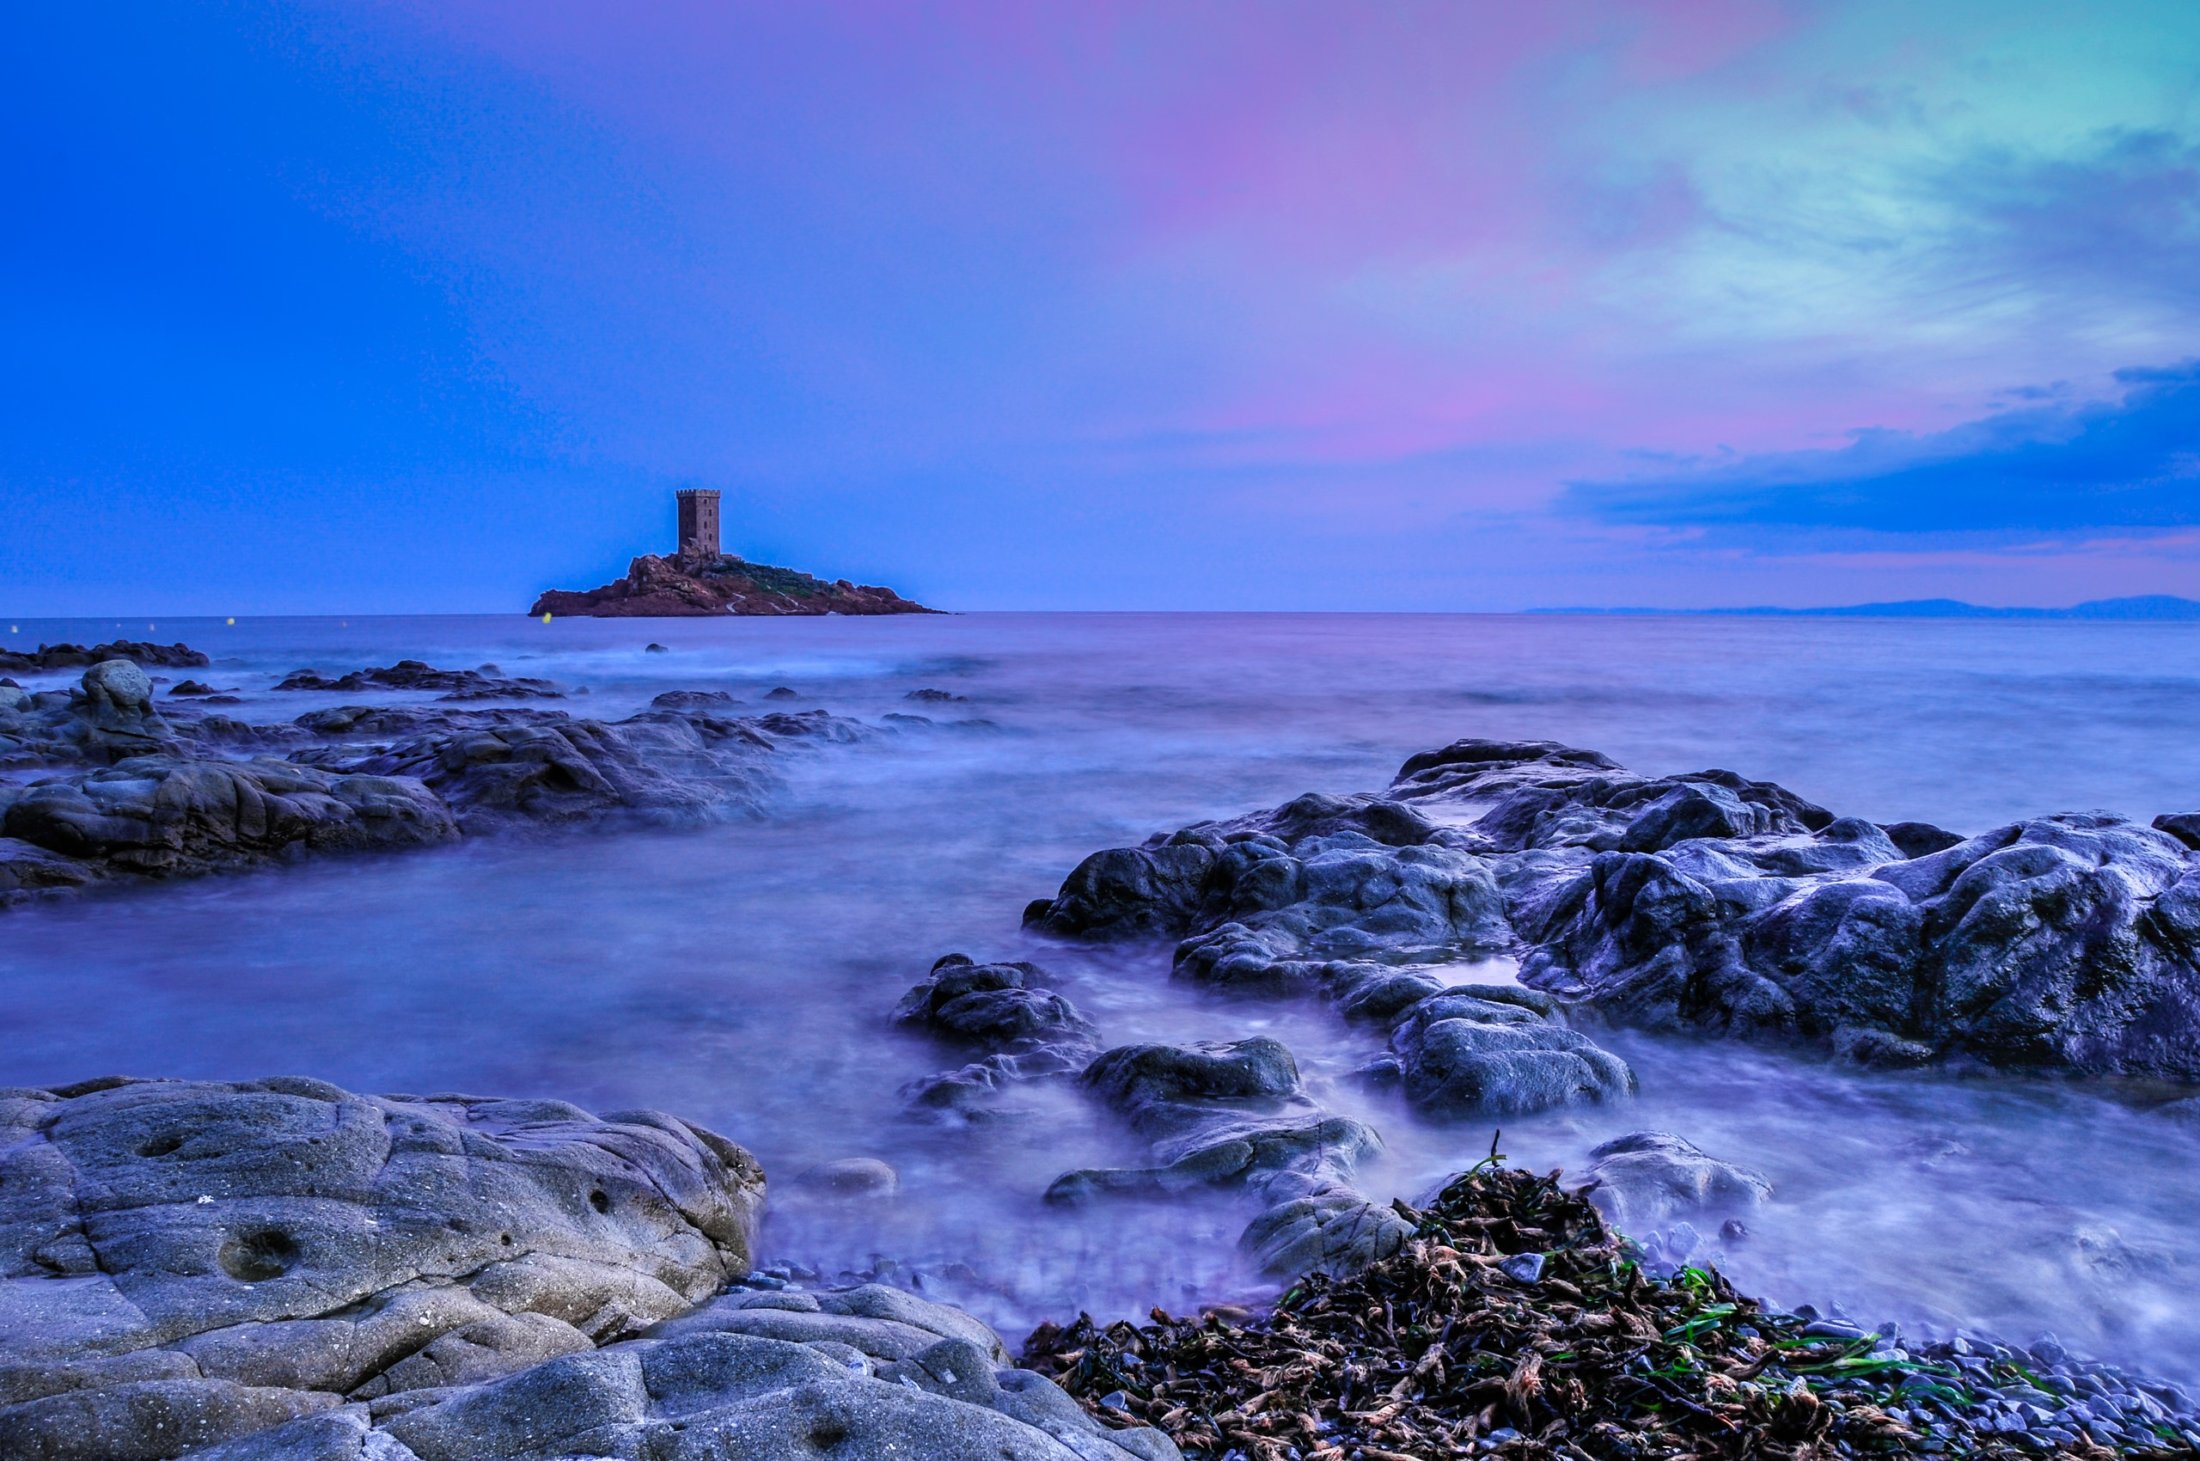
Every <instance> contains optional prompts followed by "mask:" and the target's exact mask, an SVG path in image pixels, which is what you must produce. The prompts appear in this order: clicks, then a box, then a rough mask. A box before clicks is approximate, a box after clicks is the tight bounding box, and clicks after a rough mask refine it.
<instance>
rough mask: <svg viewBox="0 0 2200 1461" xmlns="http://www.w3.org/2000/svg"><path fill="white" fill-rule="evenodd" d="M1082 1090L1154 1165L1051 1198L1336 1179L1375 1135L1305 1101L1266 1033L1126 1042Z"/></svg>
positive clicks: (1092, 1071)
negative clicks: (1146, 1150)
mask: <svg viewBox="0 0 2200 1461" xmlns="http://www.w3.org/2000/svg"><path fill="white" fill-rule="evenodd" d="M1082 1080H1083V1083H1084V1085H1085V1086H1086V1088H1087V1089H1089V1090H1091V1091H1092V1092H1093V1093H1094V1094H1095V1095H1097V1096H1098V1097H1099V1098H1100V1100H1101V1101H1102V1102H1103V1103H1104V1104H1105V1105H1106V1106H1107V1107H1108V1108H1109V1109H1110V1110H1112V1111H1114V1112H1115V1113H1116V1115H1118V1116H1119V1117H1121V1118H1122V1119H1123V1121H1124V1123H1125V1124H1126V1125H1127V1126H1129V1127H1130V1129H1131V1130H1132V1131H1133V1132H1135V1133H1137V1134H1138V1135H1139V1136H1140V1137H1142V1138H1143V1139H1144V1140H1145V1141H1146V1142H1147V1143H1148V1144H1149V1146H1150V1147H1151V1148H1152V1151H1153V1155H1154V1159H1155V1163H1156V1165H1154V1166H1152V1167H1145V1168H1129V1169H1100V1170H1087V1171H1079V1172H1071V1173H1069V1174H1067V1175H1065V1176H1063V1177H1061V1178H1059V1179H1057V1180H1056V1181H1055V1183H1054V1185H1053V1186H1052V1187H1050V1188H1049V1189H1048V1190H1047V1197H1048V1199H1049V1200H1050V1201H1055V1202H1065V1201H1078V1200H1082V1199H1085V1198H1088V1197H1093V1196H1098V1195H1103V1194H1158V1193H1168V1192H1176V1191H1183V1190H1185V1189H1188V1188H1193V1187H1211V1186H1245V1185H1248V1184H1253V1185H1256V1186H1257V1185H1258V1184H1259V1182H1260V1181H1261V1180H1263V1179H1265V1178H1268V1177H1271V1176H1274V1175H1276V1174H1278V1173H1285V1172H1292V1173H1300V1174H1305V1175H1312V1176H1316V1177H1323V1178H1331V1179H1341V1178H1343V1177H1345V1176H1347V1175H1349V1173H1350V1171H1351V1169H1352V1167H1353V1165H1354V1164H1355V1163H1356V1162H1357V1161H1358V1160H1359V1159H1360V1158H1361V1157H1362V1156H1365V1155H1368V1154H1369V1153H1372V1152H1376V1151H1380V1150H1381V1149H1382V1141H1381V1138H1379V1137H1378V1136H1376V1134H1375V1133H1374V1131H1373V1130H1371V1129H1370V1128H1368V1127H1367V1126H1365V1125H1363V1124H1362V1123H1360V1122H1357V1121H1353V1120H1351V1119H1349V1118H1346V1117H1337V1116H1332V1115H1330V1114H1329V1113H1328V1112H1326V1111H1324V1110H1322V1109H1321V1108H1320V1107H1319V1106H1317V1105H1315V1104H1314V1102H1312V1101H1311V1100H1309V1099H1308V1098H1307V1096H1306V1094H1305V1091H1304V1090H1303V1088H1302V1087H1301V1085H1300V1083H1299V1071H1298V1064H1297V1062H1296V1061H1294V1060H1293V1059H1292V1058H1291V1052H1290V1051H1289V1050H1287V1049H1285V1048H1284V1047H1283V1045H1282V1044H1281V1043H1280V1042H1279V1041H1276V1040H1272V1039H1268V1038H1267V1037H1265V1036H1261V1037H1256V1038H1254V1039H1250V1040H1237V1041H1231V1042H1228V1043H1202V1044H1195V1045H1184V1046H1179V1045H1125V1046H1121V1047H1118V1048H1117V1049H1114V1050H1110V1051H1108V1052H1107V1053H1106V1054H1104V1055H1102V1056H1101V1057H1100V1058H1099V1059H1098V1060H1095V1061H1094V1062H1093V1063H1092V1064H1091V1065H1090V1066H1088V1067H1087V1068H1086V1070H1085V1073H1084V1075H1083V1077H1082Z"/></svg>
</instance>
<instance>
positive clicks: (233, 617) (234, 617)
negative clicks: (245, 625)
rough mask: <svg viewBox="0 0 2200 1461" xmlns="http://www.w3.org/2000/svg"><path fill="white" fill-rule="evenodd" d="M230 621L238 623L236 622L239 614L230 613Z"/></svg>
mask: <svg viewBox="0 0 2200 1461" xmlns="http://www.w3.org/2000/svg"><path fill="white" fill-rule="evenodd" d="M229 622H230V623H232V624H234V623H236V622H237V616H236V615H234V614H232V615H230V616H229Z"/></svg>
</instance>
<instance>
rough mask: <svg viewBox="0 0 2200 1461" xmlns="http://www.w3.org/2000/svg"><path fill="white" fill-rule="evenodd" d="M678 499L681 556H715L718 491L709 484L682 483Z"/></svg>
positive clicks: (716, 549) (716, 551) (716, 555)
mask: <svg viewBox="0 0 2200 1461" xmlns="http://www.w3.org/2000/svg"><path fill="white" fill-rule="evenodd" d="M676 495H677V496H678V497H679V499H680V556H681V557H682V558H716V557H718V556H719V555H720V553H721V552H722V551H723V550H722V549H721V548H720V547H719V546H718V493H717V492H716V491H714V490H713V489H711V488H708V487H683V488H681V489H680V491H679V492H678V493H677V494H676Z"/></svg>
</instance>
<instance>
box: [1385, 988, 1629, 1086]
mask: <svg viewBox="0 0 2200 1461" xmlns="http://www.w3.org/2000/svg"><path fill="white" fill-rule="evenodd" d="M1497 992H1498V993H1501V994H1510V993H1512V992H1513V991H1509V990H1500V991H1497ZM1390 1047H1391V1052H1392V1054H1393V1056H1394V1057H1395V1058H1396V1060H1397V1064H1398V1073H1399V1078H1400V1081H1401V1083H1402V1086H1403V1088H1404V1091H1405V1095H1406V1099H1407V1100H1409V1101H1411V1102H1412V1103H1413V1104H1414V1105H1415V1106H1417V1107H1419V1108H1420V1109H1421V1110H1423V1111H1425V1112H1428V1113H1430V1114H1432V1115H1439V1116H1450V1117H1469V1116H1475V1117H1479V1116H1516V1115H1524V1114H1527V1113H1530V1112H1535V1111H1545V1110H1549V1109H1551V1108H1553V1107H1558V1106H1572V1105H1579V1104H1583V1103H1589V1102H1600V1101H1612V1100H1618V1099H1620V1098H1623V1097H1625V1096H1629V1095H1632V1094H1633V1093H1634V1089H1635V1077H1634V1073H1633V1072H1632V1071H1630V1070H1629V1069H1628V1068H1627V1063H1626V1062H1625V1061H1623V1060H1621V1059H1620V1058H1619V1057H1618V1056H1616V1055H1613V1054H1610V1053H1609V1052H1607V1051H1605V1050H1602V1049H1599V1048H1598V1047H1597V1046H1596V1045H1595V1044H1594V1043H1593V1042H1591V1041H1590V1040H1589V1039H1588V1038H1587V1037H1586V1036H1583V1035H1580V1034H1577V1033H1576V1032H1574V1031H1573V1030H1570V1029H1567V1028H1566V1027H1565V1026H1564V1025H1561V1024H1558V1023H1556V1022H1555V1021H1554V1020H1553V1019H1552V1018H1551V1016H1550V1014H1549V1013H1547V1012H1545V1011H1543V1010H1538V1009H1536V1008H1534V1007H1532V1006H1530V1005H1526V1004H1523V1003H1519V1002H1516V1001H1514V1000H1511V999H1504V998H1490V997H1488V995H1487V994H1486V993H1484V992H1483V991H1480V990H1476V989H1473V988H1467V989H1457V990H1451V991H1448V992H1446V993H1443V994H1439V995H1434V996H1432V997H1430V998H1428V999H1425V1000H1423V1001H1421V1002H1420V1003H1419V1004H1417V1005H1414V1006H1413V1007H1412V1008H1411V1009H1410V1010H1409V1011H1408V1012H1407V1015H1406V1017H1405V1018H1404V1019H1403V1020H1401V1021H1400V1022H1399V1024H1398V1027H1397V1028H1396V1029H1395V1030H1393V1031H1392V1032H1391V1037H1390Z"/></svg>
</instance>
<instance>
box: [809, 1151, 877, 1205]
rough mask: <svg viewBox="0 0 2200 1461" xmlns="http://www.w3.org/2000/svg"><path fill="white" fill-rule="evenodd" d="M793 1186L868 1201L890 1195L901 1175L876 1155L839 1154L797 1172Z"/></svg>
mask: <svg viewBox="0 0 2200 1461" xmlns="http://www.w3.org/2000/svg"><path fill="white" fill-rule="evenodd" d="M793 1185H794V1187H795V1189H796V1190H797V1191H801V1192H808V1193H811V1194H814V1195H817V1196H821V1197H829V1198H834V1199H850V1198H853V1199H862V1200H870V1199H875V1198H881V1197H892V1196H893V1195H894V1194H895V1193H896V1192H897V1191H899V1190H900V1188H901V1177H900V1175H899V1174H898V1173H896V1172H895V1171H894V1169H893V1168H892V1167H890V1166H888V1165H887V1164H886V1163H884V1162H882V1161H880V1160H879V1159H878V1158H877V1157H841V1158H839V1159H838V1160H836V1161H831V1162H820V1163H819V1164H818V1165H816V1166H814V1167H811V1168H809V1169H808V1170H806V1171H804V1172H801V1173H799V1174H797V1175H796V1177H795V1179H794V1184H793Z"/></svg>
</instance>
